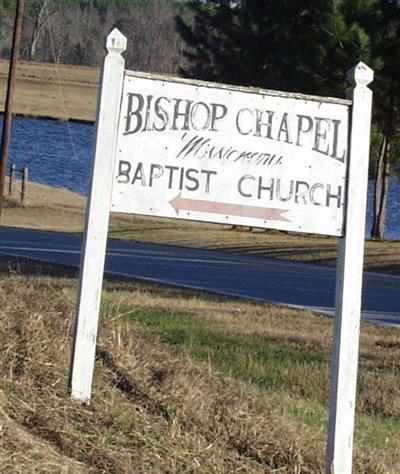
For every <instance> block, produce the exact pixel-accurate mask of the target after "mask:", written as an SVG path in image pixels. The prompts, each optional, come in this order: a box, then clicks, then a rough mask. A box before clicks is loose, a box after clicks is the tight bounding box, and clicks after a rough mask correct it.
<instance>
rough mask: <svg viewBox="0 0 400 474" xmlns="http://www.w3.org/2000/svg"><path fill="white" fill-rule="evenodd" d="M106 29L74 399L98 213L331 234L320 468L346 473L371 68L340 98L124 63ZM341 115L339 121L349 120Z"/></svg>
mask: <svg viewBox="0 0 400 474" xmlns="http://www.w3.org/2000/svg"><path fill="white" fill-rule="evenodd" d="M125 48H126V38H125V37H124V36H123V35H122V34H121V33H120V32H119V31H118V30H116V29H115V30H113V31H112V32H111V33H110V35H109V36H108V38H107V50H108V54H107V56H106V57H105V60H104V65H103V73H102V79H101V87H100V93H99V102H98V112H97V121H96V124H97V128H96V135H95V136H96V139H95V147H94V154H93V162H92V181H91V189H90V195H89V199H88V204H87V210H86V226H85V234H84V243H83V251H82V261H81V269H80V278H79V289H78V304H77V316H76V324H75V332H74V344H73V351H72V361H71V372H70V388H71V396H72V398H73V399H75V400H77V401H79V402H81V403H88V402H89V400H90V395H91V385H92V378H93V370H94V359H95V350H96V339H97V328H98V316H99V309H100V297H101V288H102V281H103V271H104V261H105V251H106V243H107V233H108V222H109V215H110V212H111V211H118V212H129V213H140V214H145V215H150V216H164V217H171V218H172V217H174V218H176V217H178V218H183V219H195V220H199V221H207V222H223V223H229V224H241V225H248V226H252V227H266V228H274V229H283V230H290V231H296V232H312V233H319V234H324V235H333V236H339V237H341V238H340V239H339V258H338V266H337V281H336V301H335V327H334V345H333V355H332V375H331V396H330V406H329V426H328V443H327V463H326V472H329V473H340V474H351V472H352V447H353V431H354V417H355V398H356V397H355V395H356V380H357V366H358V344H359V328H360V311H361V287H362V269H363V252H364V230H365V214H366V200H367V184H368V157H369V136H370V126H371V105H372V92H371V90H370V89H369V88H368V87H367V86H368V84H369V83H370V82H371V81H372V79H373V71H372V70H371V69H370V68H368V67H367V66H366V65H365V64H363V63H359V64H357V66H355V67H354V68H353V69H352V70H351V71H349V73H348V79H349V82H350V83H351V85H352V88H351V90H350V91H349V94H348V98H349V100H341V99H331V98H322V97H312V96H305V95H300V94H287V93H282V92H273V91H260V90H254V89H250V88H239V87H233V86H226V85H216V84H210V83H204V82H193V81H185V80H182V79H177V78H162V77H159V76H155V75H146V74H138V73H133V72H131V71H125V69H124V60H123V58H122V56H121V53H122V52H123V51H125ZM350 125H351V126H350Z"/></svg>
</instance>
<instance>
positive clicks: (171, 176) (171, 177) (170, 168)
mask: <svg viewBox="0 0 400 474" xmlns="http://www.w3.org/2000/svg"><path fill="white" fill-rule="evenodd" d="M165 169H166V170H168V171H169V177H168V189H171V188H172V181H173V180H174V173H175V171H177V170H179V168H178V166H165Z"/></svg>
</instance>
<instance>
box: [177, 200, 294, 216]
mask: <svg viewBox="0 0 400 474" xmlns="http://www.w3.org/2000/svg"><path fill="white" fill-rule="evenodd" d="M169 203H170V204H171V206H172V207H173V208H174V209H175V212H176V214H177V215H179V211H195V212H209V213H211V214H224V215H229V216H241V217H252V218H254V219H264V220H269V221H286V222H290V221H289V219H287V218H286V217H284V216H282V214H283V213H284V212H287V209H275V208H270V207H258V206H242V205H240V204H230V203H226V202H214V201H205V200H202V199H186V198H183V197H181V194H180V193H179V194H178V195H177V196H176V197H175V198H174V199H172V200H171V201H169Z"/></svg>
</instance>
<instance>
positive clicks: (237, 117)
mask: <svg viewBox="0 0 400 474" xmlns="http://www.w3.org/2000/svg"><path fill="white" fill-rule="evenodd" d="M243 112H249V113H250V114H251V115H253V111H252V110H250V109H240V110H239V112H238V114H237V115H236V129H237V131H238V132H239V133H240V134H241V135H250V133H251V132H252V128H251V127H250V130H249V131H244V130H242V128H241V125H240V122H239V121H240V119H241V115H242V114H243Z"/></svg>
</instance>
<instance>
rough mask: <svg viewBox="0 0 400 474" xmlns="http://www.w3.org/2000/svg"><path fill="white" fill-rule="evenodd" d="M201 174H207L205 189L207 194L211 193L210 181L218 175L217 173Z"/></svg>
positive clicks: (204, 171)
mask: <svg viewBox="0 0 400 474" xmlns="http://www.w3.org/2000/svg"><path fill="white" fill-rule="evenodd" d="M201 174H205V175H206V184H205V187H204V191H205V192H206V193H209V192H210V180H211V176H212V175H216V174H217V172H216V171H210V170H201Z"/></svg>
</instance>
